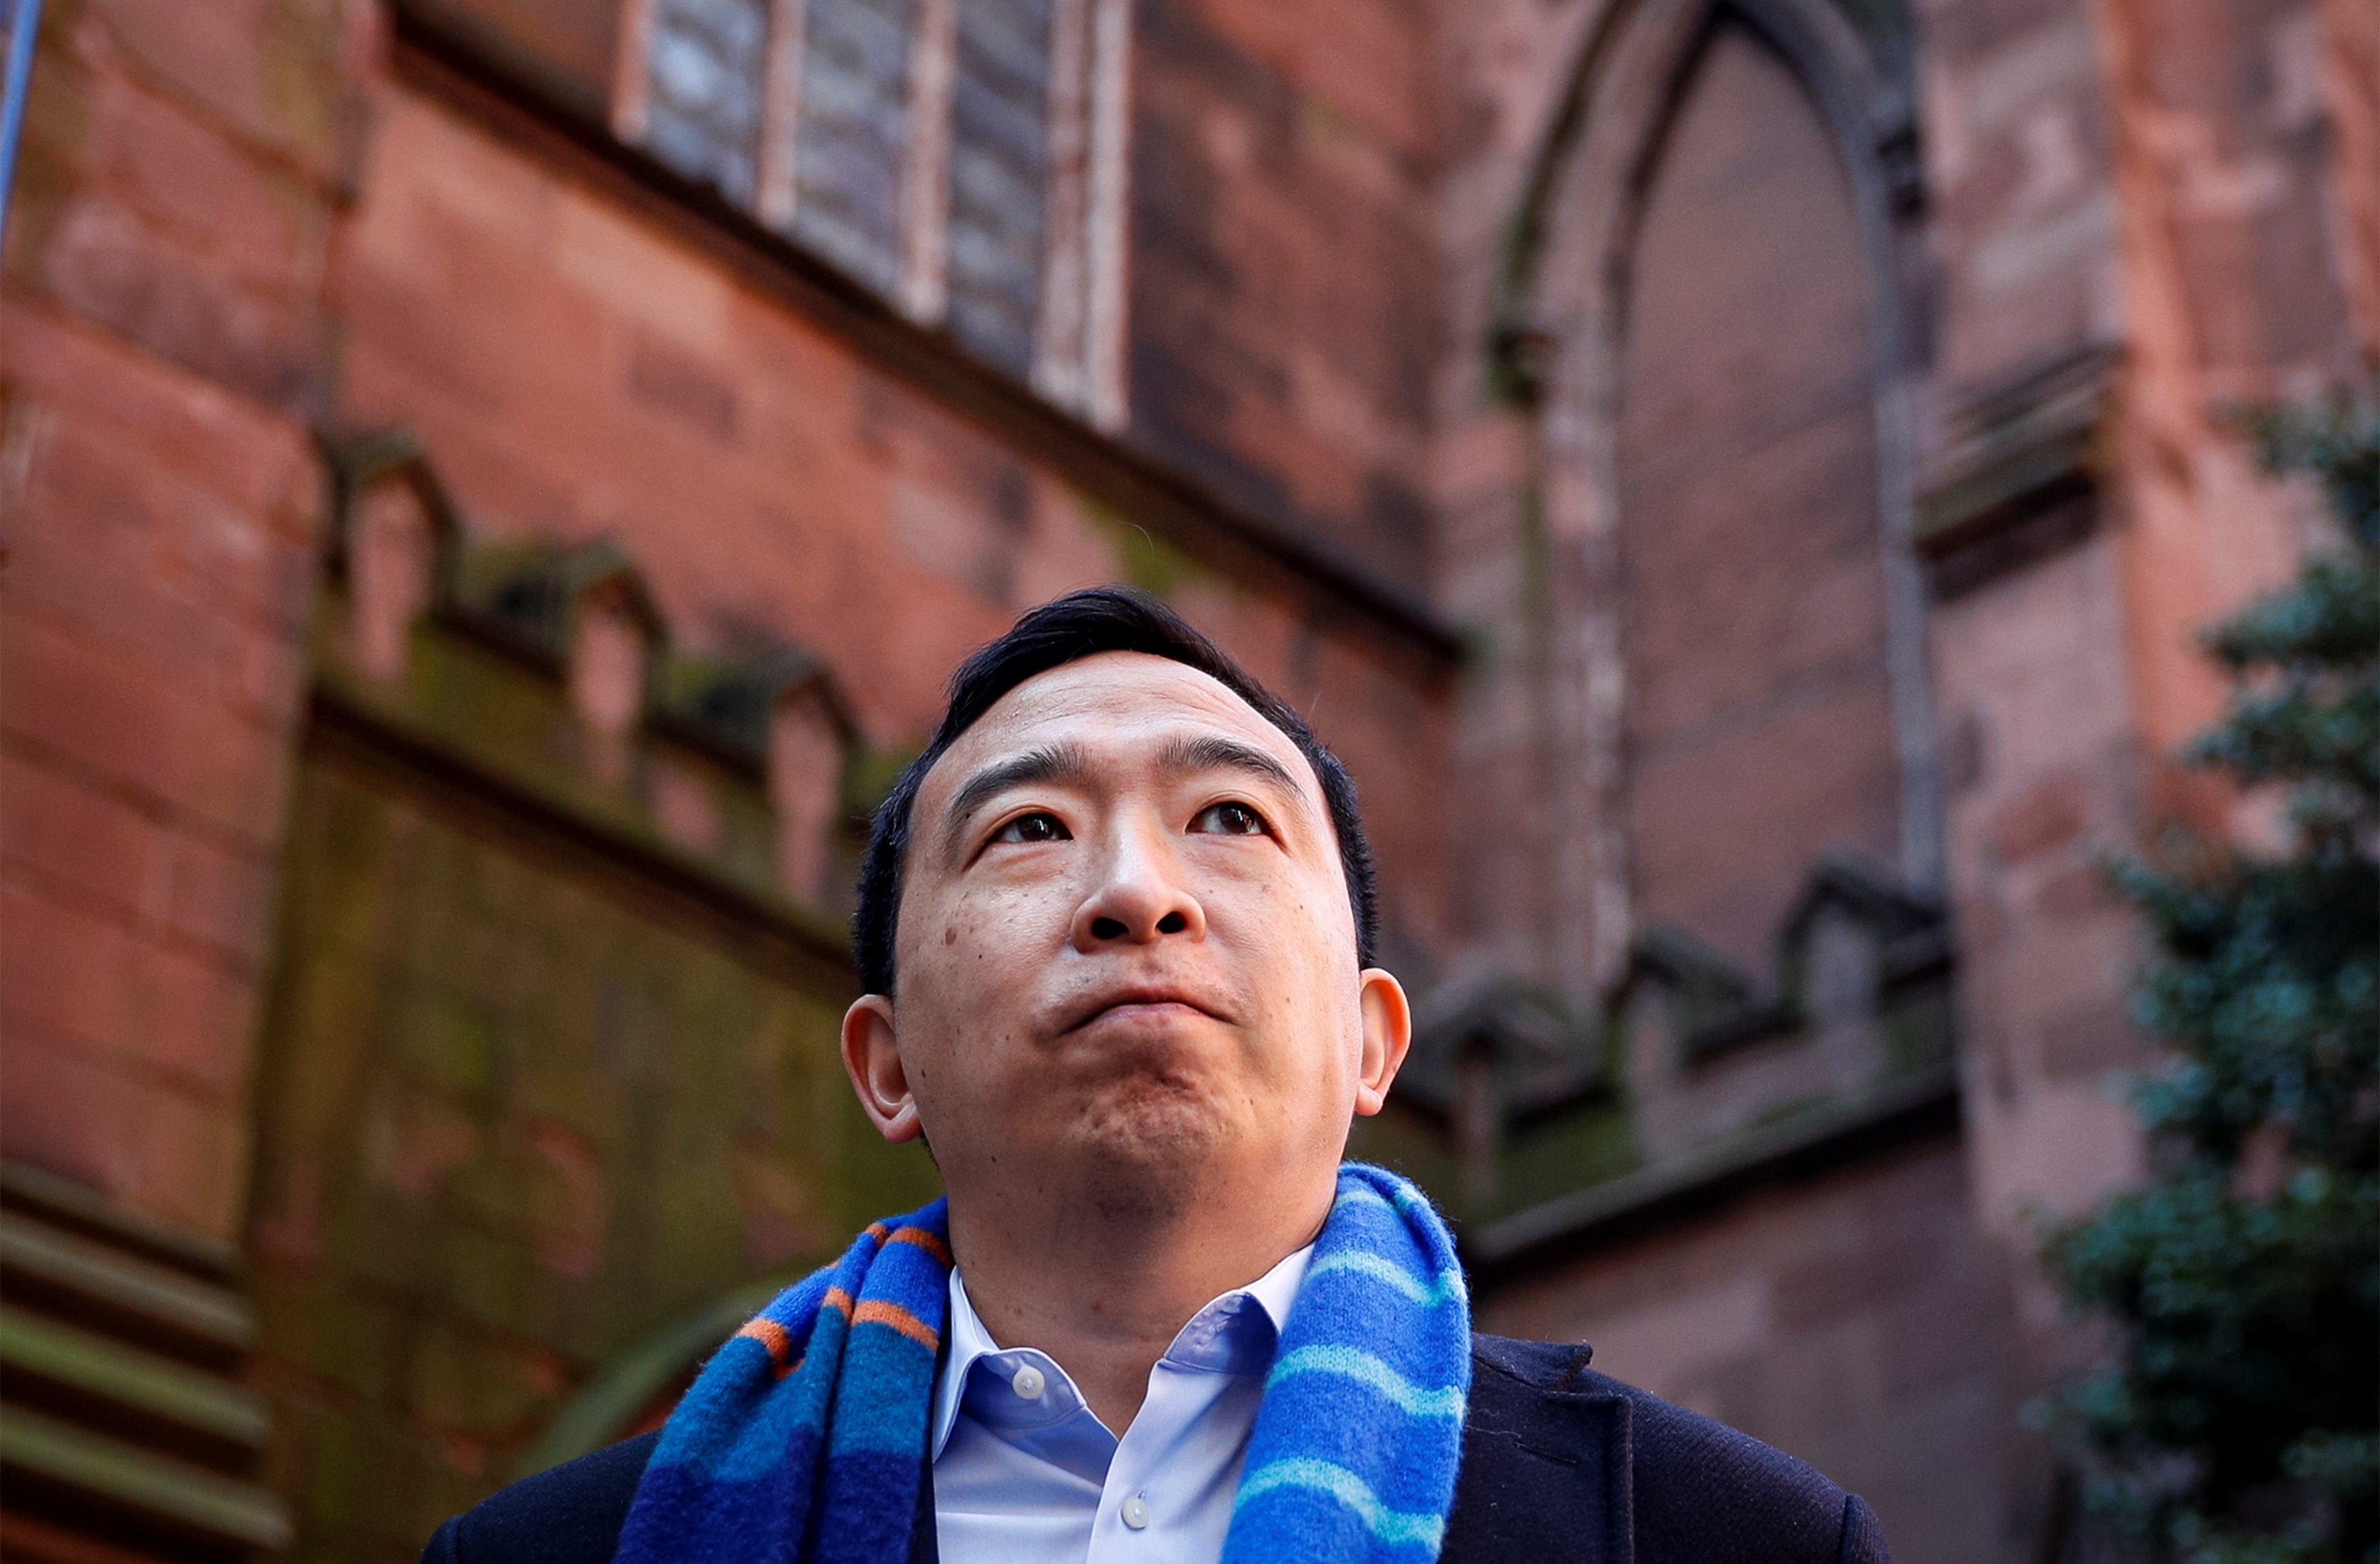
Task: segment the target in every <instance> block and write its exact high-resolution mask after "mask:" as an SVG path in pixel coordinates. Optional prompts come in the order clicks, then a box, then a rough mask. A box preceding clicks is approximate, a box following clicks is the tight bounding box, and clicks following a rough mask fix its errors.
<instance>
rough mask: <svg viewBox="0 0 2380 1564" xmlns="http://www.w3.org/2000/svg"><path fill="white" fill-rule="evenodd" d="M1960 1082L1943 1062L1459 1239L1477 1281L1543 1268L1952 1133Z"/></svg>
mask: <svg viewBox="0 0 2380 1564" xmlns="http://www.w3.org/2000/svg"><path fill="white" fill-rule="evenodd" d="M1958 1121H1959V1077H1958V1070H1957V1065H1956V1063H1955V1061H1944V1062H1943V1063H1940V1064H1937V1065H1934V1066H1931V1067H1929V1068H1927V1069H1925V1070H1923V1071H1920V1072H1918V1073H1913V1074H1911V1075H1906V1076H1903V1077H1901V1078H1900V1079H1899V1080H1896V1081H1892V1082H1888V1083H1887V1084H1885V1085H1880V1086H1878V1087H1876V1088H1875V1089H1874V1090H1872V1091H1869V1092H1867V1093H1866V1094H1864V1095H1863V1096H1861V1097H1855V1098H1852V1099H1850V1100H1848V1101H1836V1102H1829V1103H1827V1104H1824V1105H1822V1106H1818V1107H1814V1108H1810V1109H1803V1111H1801V1112H1798V1113H1794V1114H1791V1115H1790V1116H1788V1117H1786V1118H1783V1119H1779V1120H1778V1121H1774V1122H1772V1123H1769V1124H1765V1125H1762V1126H1760V1127H1758V1128H1755V1129H1752V1130H1747V1131H1745V1132H1743V1134H1738V1135H1735V1136H1732V1137H1730V1138H1729V1139H1728V1140H1726V1141H1724V1142H1721V1143H1720V1144H1718V1145H1717V1146H1710V1147H1706V1148H1705V1149H1703V1150H1701V1151H1698V1152H1696V1153H1694V1154H1693V1155H1692V1156H1689V1157H1685V1158H1680V1159H1678V1160H1676V1161H1673V1162H1669V1163H1665V1164H1663V1165H1661V1166H1658V1167H1654V1168H1646V1169H1645V1170H1642V1171H1639V1172H1634V1173H1629V1174H1625V1175H1623V1176H1621V1177H1620V1178H1616V1179H1612V1180H1610V1181H1609V1182H1604V1183H1600V1184H1597V1185H1595V1186H1594V1187H1593V1188H1590V1189H1584V1190H1580V1191H1579V1192H1577V1193H1576V1194H1567V1195H1564V1196H1562V1197H1561V1198H1560V1199H1558V1200H1549V1201H1548V1202H1546V1203H1545V1204H1544V1205H1542V1206H1534V1207H1531V1208H1530V1209H1528V1210H1525V1211H1520V1212H1516V1213H1515V1214H1513V1215H1512V1216H1510V1217H1505V1218H1500V1219H1499V1220H1496V1221H1493V1222H1488V1223H1485V1224H1482V1225H1481V1226H1479V1227H1477V1228H1473V1229H1467V1230H1464V1231H1462V1232H1460V1233H1459V1234H1458V1235H1457V1244H1458V1247H1459V1248H1460V1249H1461V1251H1462V1254H1463V1263H1464V1264H1465V1266H1466V1267H1469V1268H1470V1269H1471V1270H1472V1271H1473V1272H1474V1273H1475V1274H1477V1273H1479V1272H1483V1271H1489V1272H1501V1271H1506V1270H1512V1269H1517V1268H1522V1267H1528V1266H1532V1265H1535V1264H1539V1263H1543V1262H1544V1261H1546V1260H1548V1259H1550V1258H1553V1257H1554V1256H1555V1255H1556V1254H1557V1253H1560V1254H1573V1253H1576V1252H1577V1251H1579V1250H1582V1249H1585V1248H1588V1247H1591V1246H1593V1245H1595V1244H1597V1243H1602V1242H1606V1241H1609V1240H1611V1239H1615V1238H1617V1237H1619V1236H1621V1234H1622V1233H1624V1232H1629V1231H1636V1230H1637V1229H1638V1228H1640V1227H1641V1226H1642V1225H1643V1224H1645V1223H1647V1222H1650V1221H1652V1220H1655V1219H1657V1218H1663V1217H1668V1216H1672V1215H1675V1214H1677V1213H1679V1212H1680V1211H1682V1210H1685V1209H1688V1208H1691V1207H1694V1206H1702V1205H1707V1204H1710V1203H1712V1202H1715V1201H1718V1200H1719V1199H1722V1198H1724V1197H1725V1196H1727V1195H1729V1194H1734V1193H1735V1192H1737V1191H1738V1190H1741V1189H1743V1187H1745V1186H1747V1185H1749V1184H1752V1183H1755V1182H1760V1181H1763V1180H1766V1179H1769V1178H1774V1177H1778V1176H1780V1175H1783V1174H1788V1173H1791V1172H1796V1171H1801V1170H1808V1169H1813V1168H1818V1167H1825V1166H1830V1165H1832V1164H1834V1163H1837V1162H1840V1161H1843V1160H1848V1159H1849V1158H1853V1157H1856V1156H1858V1155H1860V1154H1861V1153H1862V1152H1864V1151H1865V1150H1868V1149H1871V1148H1873V1147H1875V1146H1878V1145H1880V1144H1888V1143H1890V1142H1893V1141H1897V1140H1900V1139H1901V1138H1903V1137H1906V1136H1910V1135H1915V1134H1926V1133H1929V1132H1933V1131H1937V1130H1944V1129H1952V1128H1955V1127H1956V1126H1957V1124H1958Z"/></svg>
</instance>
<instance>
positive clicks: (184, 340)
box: [42, 188, 328, 408]
mask: <svg viewBox="0 0 2380 1564" xmlns="http://www.w3.org/2000/svg"><path fill="white" fill-rule="evenodd" d="M42 279H43V281H44V282H45V283H46V285H48V288H49V291H50V292H51V294H52V295H53V296H54V297H56V298H57V299H59V300H60V301H61V302H63V303H65V304H67V305H68V306H69V307H71V308H73V309H77V310H79V311H80V312H81V313H83V314H85V315H88V316H90V317H91V319H92V320H94V321H98V322H100V323H101V324H103V325H105V326H108V327H110V328H112V329H114V330H115V331H118V332H121V333H124V334H125V335H126V336H128V337H129V338H131V339H132V340H133V341H135V342H137V343H139V344H140V345H141V346H144V347H148V348H151V349H152V350H154V351H155V352H157V353H159V354H162V355H163V356H164V357H165V358H168V359H171V360H172V361H173V362H175V363H176V364H179V365H181V366H183V367H184V368H186V369H188V370H195V371H196V372H198V373H199V374H201V375H204V376H206V377H208V378H209V379H212V380H216V381H220V382H223V383H224V384H225V385H227V386H230V387H232V388H233V389H235V390H237V391H239V392H242V393H244V394H247V395H249V396H252V397H254V398H255V399H256V400H258V401H260V402H263V403H266V404H269V405H274V406H290V407H300V408H303V407H322V406H325V405H326V404H327V402H328V396H327V394H326V391H325V387H324V382H323V376H324V373H325V370H326V363H325V360H324V349H325V342H324V338H323V334H322V327H321V325H320V323H319V321H318V320H317V317H316V312H315V301H314V300H312V299H311V298H310V297H301V296H297V295H291V294H287V293H276V292H273V291H268V290H264V289H260V288H257V287H254V286H252V285H248V284H245V283H243V282H241V281H240V280H239V279H238V278H237V277H236V276H234V275H232V274H231V273H229V272H228V271H227V270H226V269H225V267H224V266H223V265H222V263H221V262H219V261H215V260H213V259H212V258H211V257H206V256H201V255H198V254H195V253H193V252H192V251H191V250H190V249H188V248H187V246H186V244H185V243H183V242H181V241H179V240H177V239H176V237H174V236H171V235H169V234H167V233H165V232H164V231H162V230H160V229H159V228H158V227H156V226H155V225H154V224H151V223H150V222H148V221H146V220H144V219H143V218H142V217H141V215H140V213H139V212H136V211H134V210H133V209H132V208H130V207H129V206H128V205H126V204H124V202H123V201H122V200H118V199H115V198H114V197H111V196H109V195H107V194H105V193H103V192H101V191H98V190H95V189H91V188H85V189H83V190H81V191H79V192H78V193H77V194H76V195H75V196H74V197H73V199H72V200H69V201H68V202H67V206H66V208H65V210H64V211H63V212H60V213H59V215H58V218H57V222H56V225H55V229H54V230H53V231H52V233H51V235H50V243H49V247H48V249H47V250H46V251H45V252H44V253H43V255H42Z"/></svg>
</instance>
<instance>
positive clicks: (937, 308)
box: [612, 0, 1131, 426]
mask: <svg viewBox="0 0 2380 1564" xmlns="http://www.w3.org/2000/svg"><path fill="white" fill-rule="evenodd" d="M624 5H625V8H624V9H623V11H622V13H621V16H620V19H619V25H618V30H617V37H618V44H617V50H616V55H615V60H616V65H615V69H614V76H613V101H612V123H613V129H614V130H615V131H616V133H617V134H618V135H620V137H621V138H622V139H625V140H629V141H632V142H635V143H637V144H638V145H641V146H642V147H644V148H645V149H646V150H647V151H649V152H651V153H652V154H653V155H654V156H655V157H656V158H658V159H660V160H661V161H662V162H663V163H665V164H669V165H670V166H671V167H672V168H674V169H675V170H677V171H678V172H680V173H682V174H685V175H686V176H689V177H692V178H696V179H700V180H705V181H707V182H709V183H710V184H713V185H715V186H717V187H718V188H719V189H720V190H721V191H722V193H723V194H725V195H726V196H727V197H728V199H729V200H733V201H735V202H736V203H737V204H739V205H741V206H744V207H747V209H749V210H750V211H751V212H753V213H754V215H756V216H757V217H758V218H759V220H760V221H761V222H763V223H765V224H768V225H769V226H770V227H771V228H774V229H776V230H778V231H779V232H781V233H783V234H784V235H786V236H789V237H791V238H793V239H795V240H796V241H798V242H799V243H801V244H802V245H804V246H806V247H807V248H808V249H812V250H814V251H816V252H817V253H818V254H819V255H820V256H822V257H824V258H825V259H826V260H828V261H832V263H833V264H834V265H836V266H837V267H839V268H841V269H842V270H843V271H844V272H846V273H849V274H850V275H851V276H853V277H855V278H856V279H857V280H858V281H860V282H861V283H863V284H865V285H867V286H868V287H869V288H871V289H873V290H874V291H876V292H877V293H879V294H880V295H882V296H883V297H885V298H887V299H888V300H890V301H892V303H893V304H895V305H896V306H897V307H898V308H900V309H902V310H903V311H904V312H905V313H906V314H907V315H909V316H910V317H911V318H912V319H914V320H917V321H920V322H923V323H926V324H929V325H939V326H942V327H945V328H947V329H948V330H949V331H950V333H952V335H953V337H954V338H956V339H957V341H958V342H959V343H960V344H961V345H962V346H965V348H967V349H968V350H969V351H970V352H972V353H974V354H976V355H977V356H978V357H979V358H983V359H985V360H987V361H989V362H990V363H991V364H994V365H996V366H998V367H999V368H1001V369H1002V370H1007V371H1008V372H1009V373H1011V374H1014V375H1015V376H1017V377H1018V378H1020V379H1026V380H1029V381H1030V382H1032V383H1033V384H1034V385H1036V386H1037V387H1038V388H1039V389H1040V390H1041V391H1042V392H1043V393H1044V394H1047V395H1049V396H1050V397H1051V398H1052V399H1053V400H1056V401H1059V402H1061V403H1062V404H1064V405H1066V406H1072V407H1075V408H1076V409H1077V410H1079V411H1081V412H1084V413H1085V414H1087V415H1088V416H1089V417H1091V418H1093V419H1094V421H1097V422H1099V423H1102V424H1104V425H1109V426H1113V425H1115V424H1117V423H1120V422H1121V421H1122V418H1123V406H1122V401H1123V375H1122V369H1121V362H1120V354H1121V349H1122V341H1121V328H1122V314H1123V311H1122V309H1121V300H1122V288H1123V234H1124V212H1123V200H1124V197H1123V176H1124V163H1123V159H1124V150H1125V149H1124V139H1125V136H1124V130H1125V105H1124V98H1123V94H1124V89H1125V66H1126V55H1127V42H1128V40H1127V36H1126V33H1127V30H1128V28H1129V26H1130V14H1131V8H1130V6H1129V5H1128V4H1127V3H1126V0H624Z"/></svg>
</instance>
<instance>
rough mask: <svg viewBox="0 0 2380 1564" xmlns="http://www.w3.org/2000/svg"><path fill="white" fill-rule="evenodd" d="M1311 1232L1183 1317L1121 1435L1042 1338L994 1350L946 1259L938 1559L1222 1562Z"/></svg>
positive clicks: (937, 1410) (938, 1393)
mask: <svg viewBox="0 0 2380 1564" xmlns="http://www.w3.org/2000/svg"><path fill="white" fill-rule="evenodd" d="M1313 1255H1314V1249H1313V1246H1312V1245H1311V1244H1309V1245H1307V1246H1306V1247H1305V1248H1304V1249H1301V1250H1299V1251H1298V1252H1297V1253H1296V1254H1294V1255H1291V1256H1289V1258H1287V1259H1285V1260H1283V1261H1282V1262H1281V1264H1279V1265H1277V1266H1275V1267H1273V1268H1272V1269H1271V1270H1269V1271H1267V1272H1266V1273H1265V1274H1264V1275H1263V1276H1262V1277H1261V1278H1259V1279H1257V1280H1256V1281H1254V1282H1251V1283H1250V1284H1249V1285H1247V1286H1246V1287H1243V1288H1237V1289H1234V1290H1233V1291H1230V1292H1226V1293H1224V1294H1223V1295H1222V1296H1221V1297H1220V1298H1218V1299H1216V1300H1215V1301H1214V1302H1213V1303H1208V1305H1207V1306H1206V1307H1205V1308H1203V1309H1201V1310H1199V1311H1198V1312H1197V1314H1196V1315H1193V1316H1191V1320H1190V1323H1189V1324H1187V1325H1185V1326H1184V1327H1183V1328H1182V1329H1181V1332H1180V1333H1179V1334H1178V1335H1176V1336H1175V1337H1174V1338H1173V1345H1172V1346H1171V1347H1169V1348H1167V1349H1166V1352H1165V1355H1164V1356H1163V1357H1161V1358H1160V1359H1159V1360H1158V1361H1157V1366H1156V1367H1154V1368H1152V1369H1150V1370H1149V1372H1148V1398H1147V1400H1144V1401H1142V1402H1141V1404H1140V1411H1139V1412H1138V1413H1137V1414H1136V1415H1135V1417H1134V1418H1133V1420H1132V1426H1131V1427H1129V1428H1126V1429H1125V1430H1124V1432H1123V1438H1121V1439H1118V1438H1117V1437H1115V1435H1113V1434H1112V1433H1110V1432H1109V1431H1108V1428H1107V1425H1105V1424H1102V1423H1101V1422H1100V1421H1099V1419H1098V1418H1097V1417H1096V1416H1094V1415H1093V1414H1092V1412H1091V1409H1090V1407H1089V1405H1088V1403H1087V1402H1086V1401H1085V1400H1083V1395H1082V1392H1081V1391H1080V1390H1078V1389H1076V1388H1075V1382H1074V1381H1073V1380H1072V1379H1070V1378H1068V1377H1067V1376H1066V1371H1065V1370H1064V1369H1062V1368H1060V1367H1059V1366H1058V1364H1057V1361H1056V1360H1055V1359H1053V1358H1051V1357H1050V1355H1049V1354H1048V1353H1046V1352H1038V1351H1036V1350H1035V1349H1033V1348H1031V1347H1017V1348H1012V1349H1003V1348H1002V1347H1001V1345H1000V1344H999V1343H998V1342H996V1341H994V1340H992V1339H991V1333H990V1331H988V1330H986V1329H985V1328H984V1327H983V1322H982V1321H981V1320H979V1319H977V1317H976V1313H975V1308H974V1306H973V1305H972V1304H970V1303H968V1302H967V1295H966V1284H965V1281H963V1280H962V1279H960V1277H959V1273H958V1272H957V1271H956V1270H953V1271H952V1272H951V1315H950V1319H951V1351H950V1357H949V1359H948V1360H947V1361H946V1362H945V1363H944V1364H942V1370H941V1377H940V1378H939V1379H938V1380H936V1382H935V1385H934V1445H933V1449H934V1524H935V1535H936V1541H937V1543H938V1545H939V1547H940V1550H941V1557H942V1558H943V1559H944V1560H945V1561H946V1564H1050V1561H1059V1560H1062V1561H1065V1564H1074V1561H1075V1560H1081V1561H1083V1564H1216V1560H1217V1559H1219V1558H1221V1557H1222V1554H1223V1534H1224V1533H1225V1532H1226V1531H1228V1530H1229V1529H1230V1527H1231V1523H1232V1499H1233V1496H1234V1495H1236V1494H1237V1493H1238V1491H1239V1486H1240V1468H1241V1465H1242V1464H1243V1463H1244V1462H1245V1461H1246V1459H1247V1453H1248V1435H1249V1433H1250V1431H1251V1430H1253V1429H1254V1428H1255V1426H1256V1420H1257V1402H1258V1401H1260V1400H1263V1399H1264V1383H1265V1375H1266V1373H1267V1371H1269V1369H1270V1368H1271V1367H1272V1360H1273V1349H1274V1347H1275V1346H1276V1344H1278V1343H1279V1341H1280V1340H1281V1328H1283V1327H1284V1326H1285V1325H1286V1324H1287V1323H1288V1321H1289V1309H1290V1305H1291V1304H1292V1303H1294V1302H1295V1301H1296V1298H1297V1289H1298V1284H1299V1283H1300V1282H1302V1281H1304V1280H1305V1267H1306V1262H1307V1261H1309V1260H1310V1259H1312V1258H1313Z"/></svg>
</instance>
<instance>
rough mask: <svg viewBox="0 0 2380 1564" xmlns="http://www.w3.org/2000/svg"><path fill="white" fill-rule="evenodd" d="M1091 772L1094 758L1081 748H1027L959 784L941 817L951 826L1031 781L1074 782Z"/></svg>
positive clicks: (1056, 746) (1070, 746) (1053, 746)
mask: <svg viewBox="0 0 2380 1564" xmlns="http://www.w3.org/2000/svg"><path fill="white" fill-rule="evenodd" d="M1090 769H1091V758H1090V757H1089V756H1088V755H1087V754H1086V753H1084V751H1083V748H1082V746H1080V745H1073V744H1052V745H1046V746H1043V747H1041V748H1039V749H1028V750H1026V752H1025V753H1024V754H1022V755H1012V756H1010V757H1009V758H1007V759H1005V760H995V761H994V762H992V763H991V764H990V765H989V766H986V767H985V768H984V769H983V770H980V771H977V773H976V774H975V775H973V776H971V777H969V778H967V780H966V781H965V782H961V783H960V784H959V789H958V791H957V792H956V793H953V794H951V806H950V807H949V808H948V809H945V810H944V811H942V818H943V819H944V820H945V821H946V822H948V823H949V824H950V825H952V826H956V825H957V824H958V823H959V822H960V821H961V820H964V819H965V818H967V817H968V816H969V815H971V814H973V813H975V811H976V810H977V809H978V808H980V807H981V806H983V803H984V801H985V800H986V799H988V798H990V797H991V796H992V795H993V794H999V793H1004V792H1006V791H1007V790H1008V789H1010V788H1012V787H1022V786H1024V785H1026V783H1028V782H1073V781H1075V780H1076V779H1078V778H1080V777H1081V776H1082V775H1083V774H1084V773H1085V772H1087V771H1088V770H1090Z"/></svg>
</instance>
